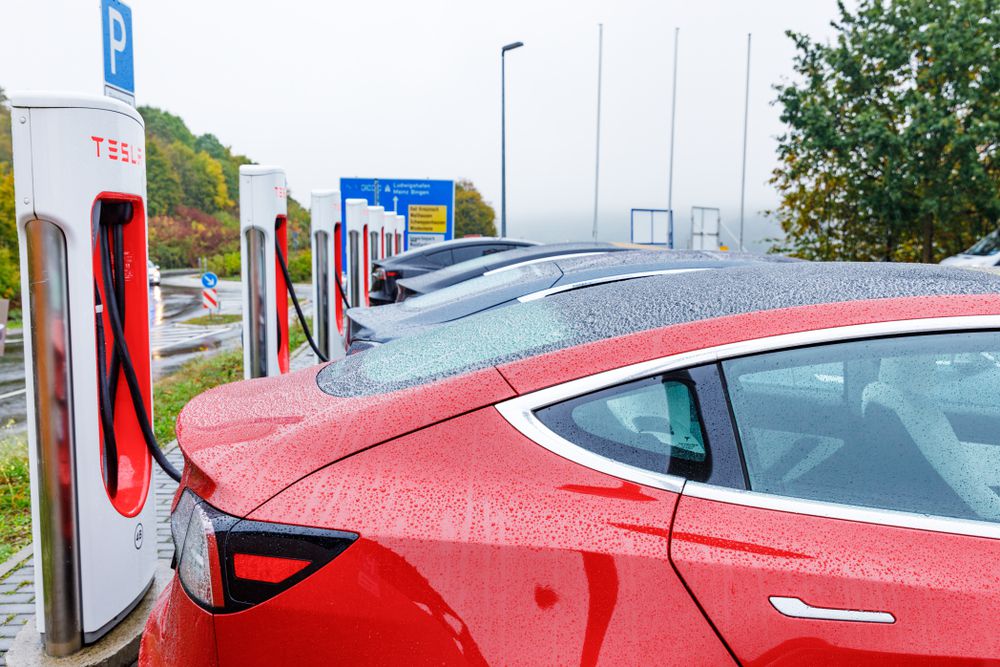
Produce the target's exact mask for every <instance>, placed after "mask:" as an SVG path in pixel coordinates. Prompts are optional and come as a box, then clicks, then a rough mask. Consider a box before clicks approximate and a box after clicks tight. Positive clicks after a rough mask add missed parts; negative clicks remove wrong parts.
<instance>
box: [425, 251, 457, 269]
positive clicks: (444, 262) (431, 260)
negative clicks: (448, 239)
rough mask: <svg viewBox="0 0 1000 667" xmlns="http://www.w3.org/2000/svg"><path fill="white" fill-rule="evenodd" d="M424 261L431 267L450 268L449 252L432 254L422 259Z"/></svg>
mask: <svg viewBox="0 0 1000 667" xmlns="http://www.w3.org/2000/svg"><path fill="white" fill-rule="evenodd" d="M424 260H426V261H427V263H428V264H431V265H433V266H451V264H452V258H451V250H439V251H438V252H432V253H430V254H429V255H427V256H426V257H424Z"/></svg>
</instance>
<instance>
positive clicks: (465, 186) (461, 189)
mask: <svg viewBox="0 0 1000 667" xmlns="http://www.w3.org/2000/svg"><path fill="white" fill-rule="evenodd" d="M496 217H497V214H496V211H494V210H493V207H492V206H490V205H489V204H487V203H486V202H485V201H483V195H481V194H480V193H479V190H477V189H476V186H475V185H473V183H472V181H470V180H466V179H463V180H460V181H458V182H457V183H455V236H456V237H460V236H466V235H468V234H481V235H483V236H496V235H497V228H496V225H495V224H494V222H493V221H494V220H496Z"/></svg>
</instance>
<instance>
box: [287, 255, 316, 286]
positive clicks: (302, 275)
mask: <svg viewBox="0 0 1000 667" xmlns="http://www.w3.org/2000/svg"><path fill="white" fill-rule="evenodd" d="M288 275H290V276H291V277H292V282H293V283H308V282H312V251H311V250H293V251H292V252H290V253H289V257H288Z"/></svg>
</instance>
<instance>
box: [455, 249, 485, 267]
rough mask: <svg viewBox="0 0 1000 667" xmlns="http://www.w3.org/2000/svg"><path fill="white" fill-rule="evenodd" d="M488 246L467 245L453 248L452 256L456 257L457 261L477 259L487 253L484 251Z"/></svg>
mask: <svg viewBox="0 0 1000 667" xmlns="http://www.w3.org/2000/svg"><path fill="white" fill-rule="evenodd" d="M486 248H487V246H485V245H467V246H462V247H459V248H453V249H452V251H451V252H452V256H453V257H454V258H455V263H456V264H458V263H459V262H464V261H466V260H470V259H475V258H476V257H482V256H483V255H485V254H486V253H485V252H483V251H484V250H485V249H486Z"/></svg>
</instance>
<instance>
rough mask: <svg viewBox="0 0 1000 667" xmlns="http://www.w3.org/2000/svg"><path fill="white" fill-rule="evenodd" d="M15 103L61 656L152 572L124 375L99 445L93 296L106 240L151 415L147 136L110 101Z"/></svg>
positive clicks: (150, 512)
mask: <svg viewBox="0 0 1000 667" xmlns="http://www.w3.org/2000/svg"><path fill="white" fill-rule="evenodd" d="M11 107H12V109H11V119H12V135H13V153H14V187H15V192H16V202H17V234H18V242H19V244H20V249H21V276H22V278H21V295H22V303H23V309H24V310H23V313H24V323H25V336H24V358H25V366H26V373H25V379H26V384H27V407H28V415H27V416H28V443H29V448H28V455H29V459H30V467H31V508H32V510H31V512H32V537H33V546H34V562H35V587H36V588H35V591H36V592H35V595H36V603H35V605H36V613H37V620H36V622H37V627H38V630H39V632H40V633H42V636H43V638H44V642H45V650H46V652H48V653H49V654H50V655H68V654H70V653H73V652H74V651H76V650H78V649H79V648H80V647H81V645H83V644H89V643H92V642H94V641H96V640H97V639H99V638H100V637H101V636H103V635H104V634H105V633H107V632H108V631H109V630H111V629H112V628H113V627H114V626H115V625H117V624H118V622H119V621H121V620H122V619H123V618H124V617H125V616H126V615H128V613H129V612H130V611H131V610H132V609H133V608H134V607H135V605H136V604H138V602H139V601H140V600H141V599H142V597H143V595H144V594H145V592H146V590H147V589H148V588H149V586H150V584H151V583H152V581H153V576H154V572H155V569H156V508H155V503H153V502H150V500H149V495H150V477H151V473H152V460H151V458H150V456H149V453H148V450H147V449H146V445H145V440H144V439H143V438H142V432H141V430H139V425H138V418H137V417H136V415H135V412H134V410H133V408H132V404H131V402H130V395H129V391H128V388H127V387H126V386H125V385H126V383H125V381H124V380H122V381H121V382H119V383H118V385H117V389H116V391H115V392H114V395H113V396H112V397H111V400H112V402H113V404H114V406H115V411H114V416H113V419H112V420H111V421H110V422H109V423H111V424H113V430H114V431H115V439H116V440H117V451H116V452H115V453H114V455H113V456H112V455H111V454H110V453H109V452H107V451H106V450H105V447H104V443H105V442H106V441H105V439H104V437H103V436H102V433H103V431H102V424H101V420H100V418H99V409H100V405H99V398H98V394H99V392H98V382H99V379H98V378H99V374H98V372H99V370H100V371H101V372H106V371H107V369H108V366H105V368H104V369H99V368H98V356H97V349H98V347H97V346H98V345H99V344H101V343H103V344H104V345H105V348H106V349H107V350H108V351H109V356H110V349H111V347H112V346H111V345H109V344H108V341H110V340H111V339H110V337H109V336H108V334H109V332H108V331H107V329H105V331H104V332H103V333H104V335H105V340H104V341H101V340H100V339H99V338H98V334H97V326H98V323H97V318H98V317H101V318H102V320H101V321H102V326H104V324H105V323H107V321H108V320H107V318H108V313H106V312H101V313H100V315H98V314H97V308H96V297H95V289H100V291H101V293H102V294H104V296H103V297H102V300H103V301H104V306H105V307H107V294H106V293H105V292H104V285H105V283H103V282H101V279H102V278H103V266H104V264H102V256H101V254H100V252H99V249H98V245H99V244H98V239H99V238H101V237H100V234H104V233H115V234H117V235H118V236H116V237H115V239H114V242H115V244H116V245H115V248H116V250H120V251H121V255H116V259H115V263H116V264H121V267H120V268H121V269H122V272H121V278H120V281H119V282H118V283H117V284H118V285H119V286H120V289H121V292H120V296H121V297H122V299H123V300H122V302H121V303H119V304H118V306H119V307H120V308H122V309H123V311H124V312H123V313H122V314H121V318H120V320H119V321H120V323H121V325H122V329H123V333H124V340H125V341H126V344H127V346H128V349H129V351H130V357H131V361H132V363H133V366H134V370H135V373H136V376H137V379H138V385H139V388H140V392H139V393H140V394H141V398H142V403H143V407H144V408H145V409H146V410H147V414H149V415H150V418H152V417H151V412H152V402H151V401H152V378H151V375H150V352H149V326H148V321H147V316H148V315H147V313H148V298H149V288H148V283H147V275H146V214H145V211H146V163H145V135H144V127H143V121H142V117H141V116H140V115H139V114H138V112H136V111H135V109H133V108H132V107H130V106H127V105H125V104H122V103H121V102H118V101H116V100H112V99H109V98H107V97H92V96H79V95H72V96H58V95H45V94H29V95H23V96H21V95H18V96H14V97H13V98H12V100H11ZM113 226H117V230H115V231H114V232H111V231H110V230H111V228H112V227H113ZM103 240H104V241H107V236H105V238H104V239H103ZM118 257H120V259H118ZM98 285H100V286H99V287H98ZM126 306H127V307H126ZM105 414H107V413H105ZM112 469H113V470H114V472H113V474H112V472H110V471H111V470H112ZM112 480H113V481H112Z"/></svg>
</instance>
